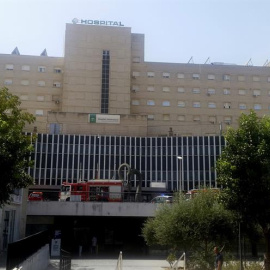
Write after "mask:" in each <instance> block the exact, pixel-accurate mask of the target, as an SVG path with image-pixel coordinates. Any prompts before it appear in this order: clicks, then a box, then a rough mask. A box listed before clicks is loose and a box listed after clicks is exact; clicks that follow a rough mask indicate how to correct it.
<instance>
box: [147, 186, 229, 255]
mask: <svg viewBox="0 0 270 270" xmlns="http://www.w3.org/2000/svg"><path fill="white" fill-rule="evenodd" d="M233 228H234V218H233V215H232V213H231V212H230V211H227V210H225V209H224V207H223V206H222V205H221V204H220V203H219V202H218V200H217V195H216V194H215V193H213V192H211V191H206V192H202V193H200V194H198V195H197V196H196V197H195V198H194V199H191V200H185V199H183V198H182V199H180V200H179V201H178V202H175V203H173V204H172V205H164V206H163V207H161V208H160V209H158V211H157V213H156V216H155V217H154V218H148V219H147V221H146V222H145V224H144V227H143V229H142V233H143V237H144V239H145V240H146V243H147V244H148V245H155V244H158V245H161V246H166V247H169V248H172V249H174V250H179V249H180V248H183V249H184V250H189V251H199V252H201V253H204V254H205V255H207V253H208V251H209V249H210V250H211V252H212V249H213V246H214V244H218V243H220V244H221V243H223V244H224V243H225V242H226V241H228V240H229V239H231V238H232V237H233Z"/></svg>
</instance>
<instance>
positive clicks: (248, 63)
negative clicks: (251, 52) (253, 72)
mask: <svg viewBox="0 0 270 270" xmlns="http://www.w3.org/2000/svg"><path fill="white" fill-rule="evenodd" d="M246 66H253V63H252V60H251V58H250V59H249V60H248V62H247V64H246Z"/></svg>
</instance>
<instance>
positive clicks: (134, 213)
mask: <svg viewBox="0 0 270 270" xmlns="http://www.w3.org/2000/svg"><path fill="white" fill-rule="evenodd" d="M161 206H162V204H153V203H135V202H130V203H128V202H121V203H108V202H54V201H51V202H34V201H33V202H28V208H27V216H28V217H29V216H103V217H108V216H111V217H122V216H123V217H151V216H154V215H155V211H156V209H157V208H158V207H161Z"/></svg>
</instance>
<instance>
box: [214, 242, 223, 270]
mask: <svg viewBox="0 0 270 270" xmlns="http://www.w3.org/2000/svg"><path fill="white" fill-rule="evenodd" d="M214 253H215V254H216V258H215V270H221V269H222V264H223V255H222V254H221V252H220V251H219V249H218V247H214Z"/></svg>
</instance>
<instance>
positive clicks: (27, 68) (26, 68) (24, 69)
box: [22, 65, 30, 71]
mask: <svg viewBox="0 0 270 270" xmlns="http://www.w3.org/2000/svg"><path fill="white" fill-rule="evenodd" d="M22 70H23V71H29V70H30V66H28V65H23V66H22Z"/></svg>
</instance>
